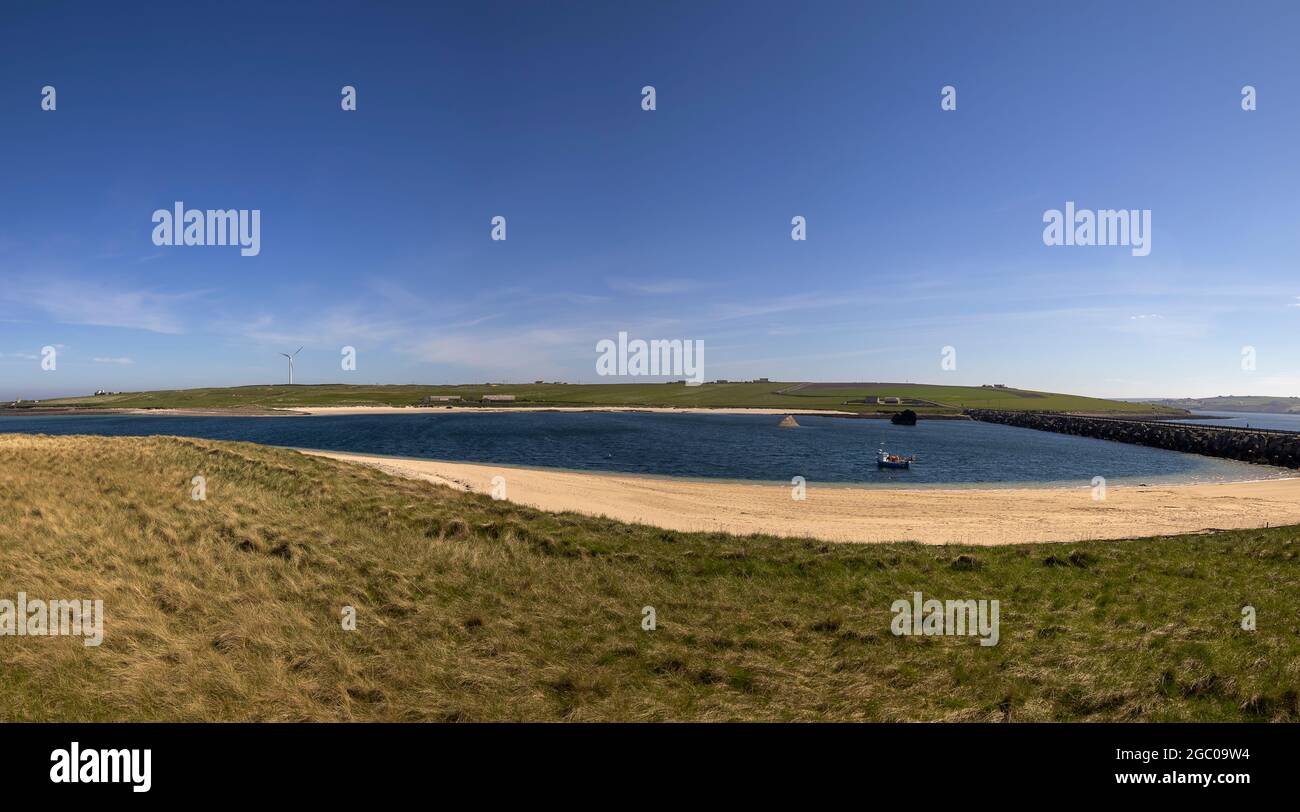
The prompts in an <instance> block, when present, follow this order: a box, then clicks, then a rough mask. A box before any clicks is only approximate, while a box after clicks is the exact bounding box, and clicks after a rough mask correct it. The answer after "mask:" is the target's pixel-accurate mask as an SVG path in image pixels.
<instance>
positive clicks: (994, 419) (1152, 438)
mask: <svg viewBox="0 0 1300 812" xmlns="http://www.w3.org/2000/svg"><path fill="white" fill-rule="evenodd" d="M966 413H967V414H968V415H970V416H971V418H972V419H974V420H980V421H983V422H985V423H1002V424H1003V425H1007V426H1019V427H1021V428H1026V429H1038V430H1039V431H1054V432H1056V433H1058V434H1074V435H1077V436H1080V437H1095V438H1097V439H1099V440H1114V441H1116V442H1120V443H1131V444H1133V445H1145V446H1151V447H1152V448H1167V449H1169V450H1170V451H1182V452H1185V453H1187V454H1204V455H1205V456H1207V457H1225V458H1227V459H1232V460H1241V461H1242V462H1255V463H1262V464H1265V465H1281V466H1285V467H1287V468H1300V434H1295V433H1292V432H1282V431H1260V430H1255V429H1238V428H1228V427H1226V426H1188V425H1184V424H1181V423H1166V422H1162V421H1156V420H1134V419H1124V418H1112V417H1076V416H1074V415H1064V414H1047V413H1043V412H1002V411H992V410H986V409H969V410H967V412H966Z"/></svg>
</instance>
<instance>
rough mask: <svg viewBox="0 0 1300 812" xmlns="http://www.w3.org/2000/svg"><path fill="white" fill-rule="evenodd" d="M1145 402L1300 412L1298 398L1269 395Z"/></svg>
mask: <svg viewBox="0 0 1300 812" xmlns="http://www.w3.org/2000/svg"><path fill="white" fill-rule="evenodd" d="M1146 402H1148V403H1155V404H1157V405H1160V406H1167V407H1169V408H1171V409H1201V410H1204V411H1208V412H1263V413H1267V414H1296V413H1300V398H1290V397H1271V396H1269V395H1221V396H1219V397H1213V398H1171V399H1168V400H1157V401H1146Z"/></svg>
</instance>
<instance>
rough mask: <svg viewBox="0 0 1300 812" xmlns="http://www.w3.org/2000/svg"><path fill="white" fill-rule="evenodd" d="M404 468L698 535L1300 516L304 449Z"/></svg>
mask: <svg viewBox="0 0 1300 812" xmlns="http://www.w3.org/2000/svg"><path fill="white" fill-rule="evenodd" d="M296 450H298V451H299V452H300V453H303V454H307V455H310V456H317V457H325V458H328V459H332V460H336V461H339V462H344V463H349V464H358V465H368V466H370V467H373V468H377V469H379V470H381V471H384V472H386V473H388V474H391V475H394V476H402V477H407V478H412V479H422V480H425V481H428V482H433V483H436V484H441V485H447V486H448V487H451V488H454V489H456V490H461V491H466V492H471V493H480V494H491V492H492V479H493V477H496V476H501V477H504V479H505V486H506V496H507V499H508V500H509V501H513V502H517V503H519V504H523V505H528V506H530V507H534V508H538V509H541V510H545V511H549V512H557V513H559V512H574V513H581V514H585V515H588V516H598V517H607V518H610V519H615V520H618V521H624V522H633V523H638V524H648V525H653V526H656V527H662V528H665V529H669V530H679V531H686V532H725V533H731V534H736V535H742V536H743V535H750V534H755V533H761V534H768V535H773V536H783V537H805V538H814V539H820V540H823V541H831V542H847V543H882V542H898V541H915V542H920V543H923V544H970V545H976V546H993V545H1005V544H1028V543H1037V542H1077V541H1093V540H1120V539H1131V538H1143V537H1147V536H1165V535H1177V534H1181V533H1196V532H1206V531H1209V532H1213V531H1217V530H1235V529H1249V528H1262V527H1266V526H1277V525H1285V524H1300V478H1296V477H1291V478H1285V479H1262V480H1248V481H1242V482H1230V483H1214V484H1204V483H1201V484H1186V485H1147V486H1141V485H1128V486H1114V487H1111V488H1109V489H1108V490H1107V494H1106V499H1104V500H1101V501H1094V500H1093V498H1092V491H1091V488H1090V487H1088V486H1086V485H1081V486H1078V487H1074V488H1060V487H1048V488H1023V487H1019V488H1017V487H1008V488H948V489H944V488H933V489H931V488H914V489H908V488H864V487H860V486H852V485H834V486H818V485H816V484H810V485H808V486H807V489H806V493H805V497H806V498H805V499H803V500H802V501H799V500H795V499H793V498H792V487H791V486H790V485H784V484H775V485H773V484H752V483H738V482H701V481H698V480H689V479H674V478H671V477H651V476H640V475H634V474H613V473H590V472H574V471H562V470H554V469H541V468H521V467H515V466H506V465H491V464H484V463H463V462H443V461H438V460H421V459H411V458H403V457H385V456H382V455H376V454H354V453H346V452H334V451H320V450H308V449H296Z"/></svg>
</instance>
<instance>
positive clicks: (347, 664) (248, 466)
mask: <svg viewBox="0 0 1300 812" xmlns="http://www.w3.org/2000/svg"><path fill="white" fill-rule="evenodd" d="M196 475H201V476H204V477H205V478H206V481H207V499H206V500H205V501H194V500H192V499H191V498H190V495H191V488H192V485H191V480H192V478H193V477H194V476H196ZM864 521H869V517H866V516H864ZM1296 537H1297V531H1296V529H1295V528H1275V529H1272V530H1264V531H1241V532H1230V533H1217V534H1209V535H1195V536H1183V537H1178V538H1165V539H1151V540H1144V541H1128V542H1094V543H1085V544H1076V545H1033V546H1018V547H1001V548H980V549H974V548H943V547H938V548H936V547H924V546H920V545H914V544H906V543H900V544H891V545H872V546H854V545H834V544H825V543H820V542H812V541H808V542H800V541H790V540H785V539H774V538H765V537H749V538H738V537H732V536H726V535H721V534H689V533H675V532H670V531H665V530H660V529H657V528H651V527H645V526H635V525H626V524H620V523H617V522H613V521H606V520H601V519H592V518H586V517H580V516H574V515H551V514H546V513H541V512H538V511H534V510H530V509H527V508H522V507H519V506H516V505H512V504H510V503H508V502H494V501H492V500H491V499H489V498H487V497H480V496H472V495H465V494H461V493H457V492H453V491H451V490H449V489H445V488H441V487H437V486H434V485H430V484H426V483H422V482H417V481H412V480H405V479H395V478H391V477H388V476H386V475H384V474H382V473H380V472H378V471H375V470H372V469H369V468H363V467H352V466H347V465H344V464H341V463H336V462H333V461H330V460H325V459H320V458H314V457H306V456H303V455H300V454H297V453H295V452H292V451H286V450H280V449H273V448H265V447H261V446H257V445H252V444H245V443H221V442H213V441H205V440H191V439H177V438H126V437H60V438H51V437H41V436H23V435H4V436H0V598H8V599H10V600H12V599H14V598H15V596H16V593H17V592H19V591H25V592H26V593H28V595H30V596H33V597H47V598H68V599H71V598H90V599H95V598H98V599H102V600H103V601H104V604H105V616H106V619H105V638H104V642H103V644H102V645H101V646H99V647H98V648H87V647H84V646H83V645H82V643H81V640H80V639H78V638H70V637H34V638H29V637H22V638H19V637H0V720H4V721H14V720H92V721H107V720H284V721H289V720H405V721H461V720H634V721H635V720H687V719H689V720H733V719H734V720H885V721H893V720H970V721H987V720H995V721H1018V720H1019V721H1038V720H1131V721H1170V720H1260V721H1266V720H1267V721H1295V720H1297V719H1300V543H1298V542H1297V540H1296ZM914 591H921V592H923V593H924V594H925V596H926V597H927V598H928V597H935V598H939V599H949V598H951V599H967V598H974V599H980V598H987V599H997V600H999V601H1000V602H1001V641H1000V643H999V644H998V645H997V646H994V647H981V646H979V645H978V644H977V639H976V638H973V637H961V638H956V637H919V638H918V637H895V636H894V635H893V634H891V633H890V630H889V624H890V620H891V618H892V615H891V612H890V605H891V604H892V602H893V601H895V600H897V599H899V598H905V597H908V596H910V595H911V593H912V592H914ZM1246 605H1250V606H1253V607H1255V609H1256V611H1257V613H1258V629H1257V630H1256V631H1253V632H1250V631H1244V630H1243V629H1242V628H1241V610H1242V607H1243V606H1246ZM344 606H353V607H355V608H356V611H357V629H356V630H355V631H345V630H344V629H343V628H342V624H341V617H342V614H341V613H342V608H343V607H344ZM647 606H652V607H654V610H655V616H656V621H657V629H656V630H654V631H645V630H643V629H642V619H643V611H642V610H643V607H647Z"/></svg>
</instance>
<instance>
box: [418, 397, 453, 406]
mask: <svg viewBox="0 0 1300 812" xmlns="http://www.w3.org/2000/svg"><path fill="white" fill-rule="evenodd" d="M420 402H421V403H424V404H429V403H460V395H425V396H424V397H422V398H420Z"/></svg>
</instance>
